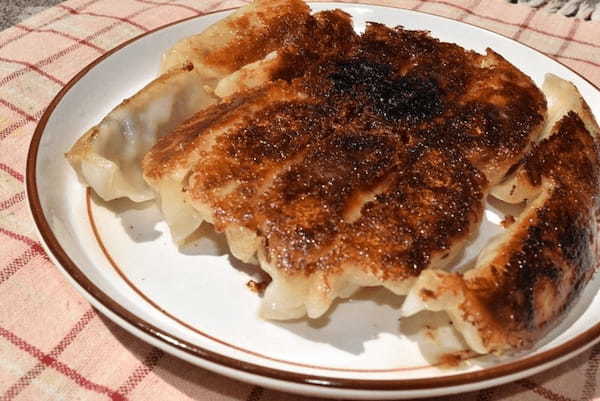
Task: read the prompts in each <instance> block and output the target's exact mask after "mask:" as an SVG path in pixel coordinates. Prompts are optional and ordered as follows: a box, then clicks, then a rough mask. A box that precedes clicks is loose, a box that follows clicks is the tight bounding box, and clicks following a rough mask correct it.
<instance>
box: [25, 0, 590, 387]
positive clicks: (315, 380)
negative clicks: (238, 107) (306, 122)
mask: <svg viewBox="0 0 600 401" xmlns="http://www.w3.org/2000/svg"><path fill="white" fill-rule="evenodd" d="M324 3H331V4H333V3H337V4H339V5H340V6H344V5H349V4H350V5H352V4H354V5H359V6H375V7H381V8H389V9H394V10H404V11H409V12H414V13H420V14H426V15H428V16H432V17H435V18H441V19H444V20H447V21H450V22H452V23H456V24H463V25H467V26H469V27H471V28H475V29H481V30H483V31H486V32H488V33H492V34H494V35H498V36H500V37H503V38H505V39H508V40H510V41H511V42H514V43H516V44H519V45H522V46H525V47H527V48H529V49H531V50H533V51H534V52H536V53H538V54H540V55H542V56H544V57H547V58H549V59H551V60H552V61H555V62H557V63H558V64H560V65H562V66H563V67H565V68H567V69H568V70H569V71H571V72H572V73H574V74H576V75H577V76H578V77H579V78H581V79H583V80H584V81H586V82H587V83H588V84H589V85H591V86H592V87H593V88H594V89H595V90H597V91H599V92H600V89H599V88H598V87H597V86H596V85H594V84H593V83H592V82H591V81H590V80H588V79H587V78H585V77H583V76H582V75H581V74H579V73H578V72H576V71H574V70H573V69H571V68H570V67H569V66H567V65H565V64H564V63H562V62H560V61H559V60H557V59H555V58H553V57H551V56H548V55H546V54H543V53H542V52H540V51H539V50H537V49H535V48H533V47H531V46H529V45H527V44H525V43H521V42H518V41H516V40H514V39H512V38H510V37H508V36H506V35H503V34H501V33H498V32H494V31H492V30H490V29H486V28H482V27H479V26H476V25H474V24H470V23H467V22H463V21H456V20H454V19H451V18H447V17H444V16H440V15H435V14H432V13H428V12H424V11H420V10H419V11H416V10H410V9H407V8H403V7H395V6H390V5H380V4H375V3H371V2H370V1H367V2H364V3H352V2H342V1H315V2H314V4H324ZM237 8H239V7H230V8H225V9H220V10H216V11H212V12H208V13H203V14H201V15H197V16H191V17H186V18H183V19H180V20H177V21H173V22H171V23H168V24H166V25H162V26H160V27H157V28H154V29H152V30H150V31H148V32H144V33H142V34H140V35H137V36H135V37H133V38H131V39H128V40H126V41H125V42H123V43H121V44H119V45H118V46H116V47H114V48H112V49H111V50H109V51H107V52H106V53H104V54H102V55H101V56H99V57H98V58H96V59H95V60H93V61H92V62H90V63H89V64H88V65H87V66H85V67H84V68H82V69H81V70H80V71H79V72H78V73H77V74H75V76H73V78H71V79H70V80H69V82H68V83H67V84H66V85H65V86H64V87H63V88H62V89H61V90H60V91H59V92H58V93H57V95H56V96H55V97H54V98H53V99H52V101H51V102H50V103H49V105H48V107H47V108H46V110H45V111H44V113H43V115H42V116H41V118H40V120H39V122H38V124H37V125H36V128H35V131H34V133H33V136H32V138H31V142H30V145H29V149H28V152H27V160H26V172H25V178H26V181H25V185H26V192H27V202H28V205H29V210H30V213H31V216H32V218H33V221H34V223H35V225H36V228H37V230H38V233H39V234H40V237H41V239H42V242H43V244H44V245H45V248H46V250H47V251H49V253H50V254H51V256H52V257H53V259H55V260H56V261H57V262H58V264H59V265H60V267H62V268H59V270H61V271H62V272H64V273H65V274H66V275H67V276H68V278H70V279H72V280H74V281H75V283H77V286H75V288H76V289H78V290H79V291H83V292H84V294H83V295H87V296H89V297H91V298H92V299H93V300H94V301H95V302H96V303H98V304H99V305H101V306H102V307H103V308H105V309H106V310H108V311H109V312H111V314H114V315H115V316H116V317H118V318H119V319H121V320H122V323H124V324H120V326H121V327H123V328H124V329H128V331H130V332H133V334H136V333H135V329H137V330H140V331H141V332H142V333H144V334H146V335H149V336H150V337H152V338H153V340H155V341H157V343H158V344H162V345H164V346H166V347H167V348H168V347H174V348H175V349H178V350H179V351H183V352H185V353H186V354H188V355H190V356H191V357H194V358H200V359H203V360H205V361H207V362H209V363H214V364H217V365H220V366H221V367H224V368H230V369H234V370H236V371H241V372H244V373H249V374H252V375H256V376H259V377H264V378H269V379H275V380H280V381H283V382H289V383H294V384H303V385H311V386H319V387H324V388H329V389H340V390H344V389H347V390H383V391H402V390H431V389H439V388H444V387H456V386H464V385H469V384H476V383H479V382H484V381H489V380H493V379H497V378H501V377H507V376H511V375H516V374H519V373H521V374H525V373H526V371H528V370H531V369H535V368H539V367H542V369H544V368H547V367H548V368H549V367H550V366H551V365H552V362H553V361H557V360H559V359H561V358H570V357H572V356H574V355H576V354H577V353H578V351H579V352H581V351H583V350H584V349H585V348H586V347H589V346H591V345H593V343H594V342H596V341H598V340H599V339H600V322H598V323H596V324H595V325H593V326H592V327H590V328H589V329H587V330H586V331H584V332H583V333H580V334H579V335H577V336H575V337H574V338H572V339H570V340H568V341H566V342H565V343H563V344H561V345H558V346H556V347H554V348H551V349H548V350H546V351H544V352H541V353H539V354H535V355H531V356H527V357H524V358H523V359H517V360H515V361H511V362H508V363H505V364H501V365H499V366H492V367H487V368H483V369H481V370H479V371H475V372H467V373H459V374H455V375H447V376H440V377H428V378H418V379H357V378H344V377H331V376H320V375H315V374H308V373H298V372H293V371H288V370H282V369H277V368H272V367H268V366H263V365H258V364H255V363H251V362H246V361H243V360H239V359H236V358H233V357H230V356H226V355H223V354H220V353H218V352H215V351H211V350H209V349H206V348H203V347H200V346H198V345H194V344H192V343H190V342H188V341H185V340H183V339H181V338H178V337H177V336H175V335H174V334H171V333H168V332H166V331H165V330H163V329H160V328H158V327H156V326H154V325H152V324H150V323H148V322H146V321H145V320H143V319H141V318H140V317H138V316H137V315H135V314H134V313H133V312H131V311H129V310H128V309H126V308H125V307H124V306H122V305H121V304H119V303H118V302H117V301H115V300H114V299H112V298H111V297H110V296H109V295H108V294H106V293H105V292H104V291H102V290H101V289H100V288H98V287H97V286H96V285H95V284H94V283H93V282H92V281H91V280H90V279H89V278H88V277H87V276H86V275H85V274H84V273H83V272H82V271H81V270H80V269H79V267H78V266H77V264H76V263H75V262H73V260H72V259H71V258H70V257H69V255H68V254H67V252H66V251H65V250H64V249H63V247H62V246H61V244H60V242H59V240H58V239H57V238H56V236H55V235H54V232H53V230H52V228H51V227H50V224H49V223H48V220H47V219H46V216H45V214H44V211H43V207H42V204H41V201H40V196H39V193H38V185H37V178H36V173H37V169H36V167H37V161H38V160H37V158H38V153H39V147H40V143H41V139H42V136H43V134H44V131H45V129H46V125H47V123H48V120H49V118H50V117H51V116H52V115H53V113H54V110H55V109H56V107H57V106H58V104H59V103H60V102H61V100H62V99H63V97H64V96H65V95H66V94H67V93H68V92H69V90H70V89H71V88H72V87H73V86H75V85H76V84H77V82H79V81H80V80H81V79H82V78H83V77H84V76H85V75H86V74H87V73H88V72H89V71H90V70H91V69H92V68H94V67H96V66H97V65H98V64H99V63H100V62H102V61H103V60H105V59H106V58H108V57H110V56H112V55H113V54H114V53H116V52H117V51H119V50H121V49H123V48H125V47H127V46H129V45H131V44H133V43H134V42H136V41H138V40H139V39H141V38H143V37H145V36H148V35H151V34H153V33H155V32H157V31H160V30H163V29H166V28H169V27H171V26H173V25H176V24H180V23H183V22H187V21H190V20H193V19H197V18H202V17H206V16H209V15H213V14H218V13H223V14H224V13H226V12H228V11H232V10H235V9H237ZM109 317H111V316H110V314H109ZM111 320H113V321H114V319H111ZM127 326H129V327H127ZM132 329H133V330H132ZM136 337H138V338H140V339H142V340H143V341H148V340H147V339H145V338H143V337H140V336H139V335H136ZM166 351H169V350H168V349H167V350H166ZM170 351H171V352H170V353H172V354H173V352H172V350H170ZM175 356H177V357H179V358H180V356H178V355H175Z"/></svg>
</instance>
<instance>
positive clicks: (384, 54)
mask: <svg viewBox="0 0 600 401" xmlns="http://www.w3.org/2000/svg"><path fill="white" fill-rule="evenodd" d="M313 18H314V21H312V22H309V23H308V25H310V26H314V27H317V28H315V29H322V30H323V31H324V32H328V33H329V40H328V41H327V42H326V43H325V45H323V46H324V48H323V51H321V52H318V51H314V50H315V46H317V47H318V46H319V45H315V43H314V39H313V37H312V36H311V35H308V34H307V35H305V36H302V35H298V36H297V37H295V38H294V39H293V40H291V41H290V42H288V45H287V46H286V47H284V48H282V49H280V50H278V54H277V57H276V58H274V59H273V60H275V61H274V62H271V63H270V64H269V65H268V68H269V74H270V81H271V83H269V84H267V85H264V86H261V87H259V88H257V89H250V90H248V91H246V92H245V93H243V94H241V95H238V96H234V97H232V98H230V99H228V100H226V101H225V102H223V103H221V104H219V105H217V106H214V107H211V108H209V109H207V110H206V111H205V112H203V113H200V114H198V115H196V116H195V117H193V118H192V119H190V120H189V121H188V122H186V123H185V124H183V125H182V126H181V127H179V128H178V129H177V130H176V131H175V132H174V133H173V134H172V135H170V136H168V137H165V138H164V139H163V140H161V141H160V142H159V143H158V144H157V145H156V146H155V147H154V148H153V149H152V150H151V151H150V152H149V153H148V155H147V156H146V158H145V160H144V169H145V174H146V177H147V179H148V180H149V182H153V183H154V185H155V186H156V187H160V185H161V182H164V181H167V180H173V179H177V180H179V181H178V182H180V183H181V191H182V192H183V193H185V200H186V202H187V203H188V204H190V205H192V207H193V208H194V209H195V210H196V211H197V212H198V213H200V214H201V215H202V218H203V219H204V220H207V221H209V222H211V223H213V224H214V225H215V228H216V229H217V230H219V231H223V232H225V233H226V234H227V236H228V239H229V243H230V245H231V247H232V252H233V253H234V255H236V256H238V257H239V258H241V259H242V260H247V261H251V260H254V258H258V261H259V263H260V265H261V267H262V268H263V269H264V270H265V271H267V272H268V273H269V274H270V275H271V277H272V278H273V282H272V283H271V284H270V285H269V287H268V288H267V290H266V294H265V303H264V305H265V306H264V308H263V315H264V316H266V317H270V318H293V317H299V316H302V315H304V314H308V315H309V316H311V317H316V316H319V315H321V314H322V313H324V312H325V311H326V310H327V308H328V307H329V305H330V304H331V302H332V301H333V299H335V298H336V297H338V296H348V295H350V294H351V293H352V292H353V291H354V290H355V289H356V288H358V287H360V286H364V285H383V286H385V287H387V288H389V289H391V290H392V291H394V292H395V293H397V294H406V293H407V291H408V289H409V288H410V286H411V285H412V284H413V283H414V280H415V279H416V277H417V276H418V275H419V273H420V272H421V271H422V270H424V269H428V268H434V267H435V268H438V267H443V266H445V265H447V263H448V262H450V261H451V260H452V259H453V257H454V256H455V255H456V254H457V253H458V251H460V250H461V249H462V248H463V247H464V245H465V244H466V242H467V240H468V239H469V237H470V235H471V234H472V233H473V232H474V231H475V229H476V227H477V224H478V223H479V221H480V220H481V216H482V212H483V199H484V197H485V195H486V194H487V192H488V191H489V188H490V186H491V185H493V184H495V183H497V182H498V181H500V179H501V178H502V177H503V176H504V175H505V174H506V172H507V171H508V169H509V168H510V166H512V165H513V164H514V163H515V162H517V161H518V160H519V159H520V158H521V157H522V155H523V154H524V153H525V152H526V151H527V150H528V149H529V147H530V144H531V142H532V140H535V139H536V138H537V136H538V135H539V133H540V131H541V128H542V126H543V121H544V113H545V110H546V103H545V99H544V96H543V94H542V93H541V92H540V91H539V89H537V87H536V86H535V85H534V84H533V82H532V81H531V80H530V79H529V78H528V77H527V76H525V75H524V74H522V73H521V72H520V71H518V70H517V69H516V68H515V67H513V66H512V65H511V64H509V63H508V62H507V61H506V60H504V59H503V58H502V57H501V56H499V55H497V54H496V53H494V52H493V51H491V50H488V52H487V55H479V54H477V53H474V52H469V51H465V50H464V49H462V48H461V47H459V46H457V45H454V44H449V43H443V42H440V41H438V40H436V39H433V38H431V37H430V36H429V35H428V34H426V33H424V32H417V31H407V30H404V29H401V28H395V29H391V28H387V27H385V26H383V25H379V24H370V25H368V26H367V29H366V32H365V33H364V34H363V35H357V34H355V33H354V32H353V31H352V30H351V25H350V20H349V18H348V16H347V15H345V14H343V13H340V12H323V13H319V14H317V15H316V16H314V17H313ZM328 27H334V28H332V29H330V28H328ZM307 32H311V31H310V30H307ZM331 48H334V49H335V51H327V50H326V49H331ZM317 50H319V49H317ZM174 177H178V178H174Z"/></svg>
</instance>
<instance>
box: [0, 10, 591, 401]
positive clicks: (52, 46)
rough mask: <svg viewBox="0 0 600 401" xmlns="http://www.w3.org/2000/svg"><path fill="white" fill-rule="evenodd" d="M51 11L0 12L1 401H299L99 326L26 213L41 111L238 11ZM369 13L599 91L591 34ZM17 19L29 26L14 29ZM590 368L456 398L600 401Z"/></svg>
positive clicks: (554, 21)
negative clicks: (168, 30)
mask: <svg viewBox="0 0 600 401" xmlns="http://www.w3.org/2000/svg"><path fill="white" fill-rule="evenodd" d="M4 1H6V0H4ZM57 3H59V2H58V1H56V0H49V1H48V0H46V1H24V0H23V1H10V0H9V1H8V4H6V3H4V4H2V5H1V7H4V10H3V15H2V18H3V20H2V23H3V24H5V26H6V25H8V26H10V28H8V29H6V30H4V31H2V32H0V149H1V151H0V238H1V239H0V244H1V245H0V250H1V252H0V287H1V289H0V401H8V400H36V401H37V400H42V401H43V400H58V399H64V400H73V399H83V400H96V399H98V400H204V399H212V400H253V401H258V400H301V399H307V398H303V397H299V396H294V395H287V394H282V393H278V392H276V391H271V390H268V389H263V388H260V387H257V386H252V385H248V384H244V383H240V382H236V381H233V380H230V379H227V378H224V377H221V376H219V375H216V374H213V373H210V372H208V371H205V370H203V369H200V368H197V367H194V366H191V365H189V364H187V363H185V362H182V361H180V360H178V359H176V358H174V357H171V356H169V355H165V354H164V353H163V352H162V351H160V350H158V349H156V348H154V347H152V346H150V345H148V344H146V343H144V342H142V341H140V340H138V339H136V338H134V337H133V336H131V335H130V334H128V333H126V332H125V331H123V330H122V329H120V328H118V327H117V326H116V325H114V324H113V323H112V322H111V321H109V320H108V319H106V318H104V317H103V316H101V315H99V314H98V313H97V312H96V311H95V310H94V309H93V308H91V307H90V305H89V304H88V303H87V302H86V301H85V300H84V299H83V298H82V297H81V296H80V295H79V294H78V293H77V292H76V291H75V290H74V289H73V288H72V287H71V286H70V285H69V284H68V283H67V281H66V280H65V278H64V277H63V276H62V275H61V274H60V273H59V272H58V270H57V269H56V268H55V267H54V266H53V265H52V264H51V263H50V261H49V260H48V258H47V257H46V255H45V254H44V251H43V250H42V248H41V246H40V243H39V241H38V238H37V237H36V234H35V230H34V227H33V223H32V221H31V220H30V217H29V212H28V208H27V204H26V201H25V192H24V172H25V159H26V153H27V149H28V146H29V141H30V139H31V136H32V134H33V131H34V129H35V126H36V123H37V121H38V120H39V119H40V117H41V115H42V114H43V111H44V110H45V108H46V106H47V105H48V104H49V103H50V101H51V100H52V98H53V97H54V96H55V95H56V93H58V91H59V90H60V89H61V88H62V87H63V86H64V85H65V84H66V82H68V81H69V79H70V78H71V77H73V76H74V75H75V74H76V73H77V72H78V71H79V70H80V69H81V68H82V67H84V66H85V65H87V64H88V63H89V62H91V61H92V60H94V59H96V58H97V57H99V56H100V55H102V54H103V53H105V52H106V51H108V50H110V49H111V48H113V47H115V46H116V45H118V44H119V43H122V42H123V41H125V40H127V39H129V38H131V37H134V36H136V35H138V34H140V33H143V32H145V31H149V30H152V29H154V28H156V27H159V26H161V25H164V24H166V23H169V22H172V21H176V20H179V19H182V18H186V17H189V16H193V15H200V14H201V13H203V12H208V11H214V10H218V9H222V8H229V7H233V6H238V5H241V4H243V2H241V1H238V0H224V1H222V0H207V1H198V0H174V1H161V0H68V1H66V2H64V3H60V4H57ZM369 3H378V4H385V5H390V6H395V7H401V8H410V9H417V10H421V11H424V12H428V13H433V14H438V15H442V16H446V17H448V18H452V19H455V20H460V21H465V22H468V23H471V24H474V25H477V26H481V27H484V28H487V29H490V30H493V31H496V32H499V33H501V34H504V35H506V36H509V37H512V38H514V39H516V40H518V41H520V42H523V43H525V44H527V45H529V46H532V47H534V48H536V49H538V50H540V51H542V52H543V53H545V54H547V55H549V56H551V57H554V58H556V59H557V60H558V61H560V62H562V63H564V64H566V65H567V66H569V67H571V68H572V69H574V70H576V71H578V72H579V73H580V74H582V75H583V76H584V77H586V78H587V79H588V80H590V81H591V82H592V83H593V84H595V85H596V86H599V85H600V23H598V22H594V21H582V20H577V19H574V18H565V17H562V16H560V15H550V14H548V13H546V12H544V11H540V10H536V9H534V8H530V7H525V6H521V5H510V4H508V3H505V2H503V1H500V0H429V1H422V0H378V1H373V0H369ZM54 4H57V5H56V6H54V7H51V8H48V9H45V10H44V11H42V12H39V11H40V10H42V9H43V8H44V7H45V6H48V5H54ZM24 16H30V17H29V18H27V19H25V20H24V21H23V20H22V19H23V17H24ZM599 367H600V345H598V346H596V347H593V348H592V349H590V350H588V351H586V352H584V353H583V354H581V355H580V356H578V357H576V358H574V359H572V360H570V361H568V362H566V363H564V364H562V365H561V366H558V367H557V368H554V369H551V370H549V371H547V372H545V373H542V374H539V375H537V376H534V377H531V378H528V379H525V380H520V381H518V382H515V383H511V384H508V385H504V386H500V387H497V388H493V389H487V390H482V391H478V392H474V393H468V394H465V395H464V396H461V398H462V399H464V400H465V401H467V400H501V399H502V400H539V399H547V400H561V401H570V400H591V399H594V398H597V397H600V387H599V384H600V372H599ZM442 399H444V398H442ZM447 399H448V400H449V399H451V398H447Z"/></svg>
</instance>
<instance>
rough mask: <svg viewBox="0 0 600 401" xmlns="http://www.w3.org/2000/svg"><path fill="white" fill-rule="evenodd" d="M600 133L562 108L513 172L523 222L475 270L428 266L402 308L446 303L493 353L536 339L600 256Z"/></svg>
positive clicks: (459, 325)
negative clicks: (522, 200)
mask: <svg viewBox="0 0 600 401" xmlns="http://www.w3.org/2000/svg"><path fill="white" fill-rule="evenodd" d="M552 79H555V78H552ZM588 117H589V116H586V117H585V118H588ZM588 123H589V122H588ZM587 125H589V124H587ZM592 126H594V127H596V125H595V124H593V125H592ZM597 135H598V131H597V130H595V131H593V132H590V131H589V130H588V129H587V127H586V124H585V123H584V122H583V121H582V119H581V118H580V117H579V115H577V114H576V113H575V112H573V111H570V112H569V113H568V114H567V115H565V116H564V117H562V118H561V119H560V120H559V121H558V122H557V123H556V124H555V125H554V128H553V129H552V131H551V134H550V135H548V136H547V137H546V138H545V139H543V140H542V141H541V142H540V143H539V144H538V145H537V146H535V148H534V149H533V150H532V151H531V152H530V153H529V154H528V155H527V156H526V157H525V158H524V160H523V162H522V163H521V166H520V167H519V168H518V170H517V171H516V173H515V174H516V176H518V179H517V180H515V183H516V185H524V186H527V190H526V192H527V194H528V195H527V196H528V199H529V200H530V201H529V203H528V205H527V206H526V208H525V210H524V211H523V212H522V213H521V215H520V216H519V217H518V219H517V221H516V222H514V223H513V224H512V225H511V226H510V227H509V229H508V230H507V231H506V232H505V233H503V234H502V236H501V237H500V238H499V239H497V240H495V241H494V242H493V243H491V244H490V245H488V247H487V248H486V249H484V251H483V252H482V254H481V255H480V256H479V259H478V261H477V264H476V266H475V268H473V269H472V270H469V271H467V272H465V273H464V274H462V273H449V272H442V271H426V272H423V273H422V274H421V276H420V277H419V279H418V281H417V283H416V284H415V286H414V287H413V288H412V289H411V292H410V294H409V296H408V297H407V300H406V301H405V304H404V306H403V313H404V315H412V314H414V313H417V312H418V311H420V310H423V309H427V310H432V311H446V312H447V313H448V314H449V316H450V317H451V319H452V321H453V323H454V327H455V328H456V329H457V330H458V331H459V332H461V334H462V335H463V336H464V338H465V340H466V342H467V343H468V345H469V346H470V347H471V348H472V349H473V350H475V351H476V352H479V353H496V354H502V353H506V352H513V351H516V350H520V349H526V348H529V347H531V346H532V345H533V344H534V343H535V342H536V341H538V340H539V339H540V338H541V337H542V336H543V335H544V334H545V333H547V332H548V330H550V329H551V328H552V327H554V326H555V325H556V324H557V323H558V322H560V320H561V318H562V317H563V316H564V315H565V313H566V312H567V311H568V310H569V308H570V306H571V305H572V303H573V302H574V301H575V300H576V299H577V297H578V296H579V294H580V293H581V291H582V290H583V288H584V287H585V285H586V284H587V282H588V281H589V280H590V279H591V277H592V275H593V273H594V271H595V267H596V263H597V260H596V255H597V250H598V233H597V226H596V215H597V212H598V207H599V205H600V204H599V200H600V189H599V188H600V156H599V147H598V143H597V141H596V136H597Z"/></svg>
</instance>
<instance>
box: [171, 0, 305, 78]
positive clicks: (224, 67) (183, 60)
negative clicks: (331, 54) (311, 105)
mask: <svg viewBox="0 0 600 401" xmlns="http://www.w3.org/2000/svg"><path fill="white" fill-rule="evenodd" d="M309 12H310V9H309V7H308V5H306V3H305V2H304V1H302V0H255V1H253V2H252V3H250V4H248V5H246V6H244V7H241V8H240V9H238V10H236V11H235V12H233V13H232V14H231V15H229V16H227V17H225V18H224V19H222V20H220V21H219V22H217V23H215V24H213V25H211V26H210V27H208V28H207V29H206V30H204V31H203V32H202V33H201V34H198V35H193V36H190V37H187V38H184V39H182V40H180V41H179V42H177V43H176V44H175V45H174V46H173V47H172V48H171V49H169V50H168V51H167V52H165V54H164V55H163V59H162V63H161V70H162V71H163V72H166V71H169V70H171V69H173V68H181V67H182V66H184V65H186V64H187V63H192V64H193V65H194V66H195V67H196V68H198V69H201V70H202V71H203V74H205V76H206V77H207V78H213V79H215V80H216V81H218V80H219V79H221V78H222V77H224V76H226V75H228V74H230V73H232V72H234V71H237V70H238V69H240V68H241V67H243V66H244V65H247V64H251V63H253V62H255V61H258V60H260V59H262V58H263V57H265V56H266V55H267V54H269V53H270V52H272V51H275V50H277V49H278V48H280V47H281V45H282V44H283V43H285V41H286V40H287V39H288V38H289V37H290V36H293V35H294V34H295V33H296V32H298V31H300V29H299V28H300V26H302V25H303V24H304V23H305V21H306V19H307V18H308V16H309Z"/></svg>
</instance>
